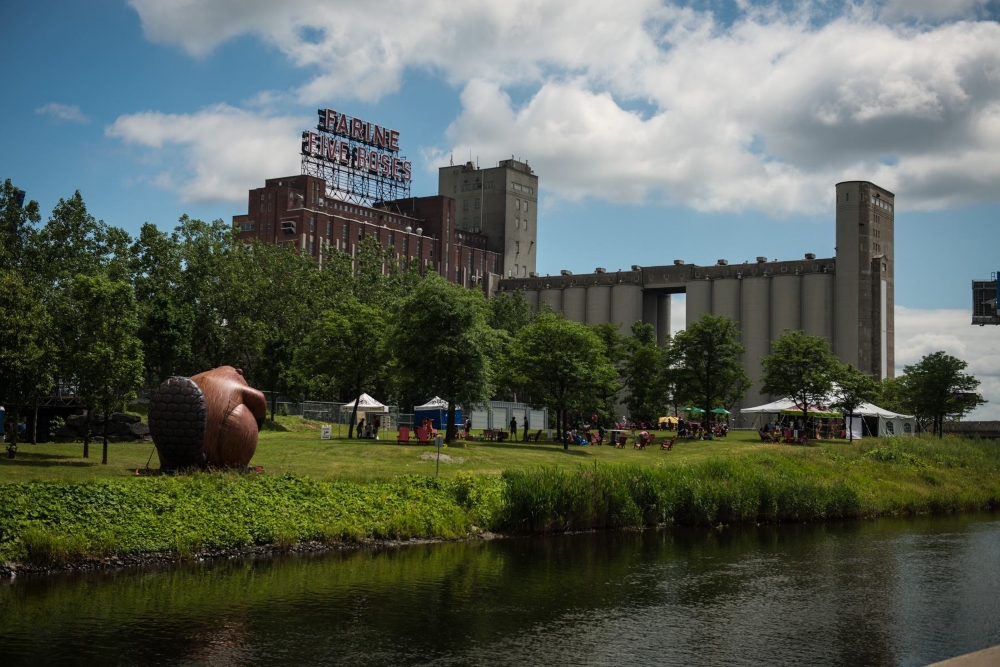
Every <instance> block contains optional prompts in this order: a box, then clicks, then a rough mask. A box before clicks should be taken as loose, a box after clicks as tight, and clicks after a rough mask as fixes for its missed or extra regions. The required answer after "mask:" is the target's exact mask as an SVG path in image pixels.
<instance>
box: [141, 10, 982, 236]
mask: <svg viewBox="0 0 1000 667" xmlns="http://www.w3.org/2000/svg"><path fill="white" fill-rule="evenodd" d="M131 4H132V6H133V7H134V8H135V9H136V11H137V12H138V14H139V16H140V18H141V21H142V25H143V29H144V31H145V34H146V35H147V37H149V38H150V39H152V40H155V41H160V42H166V43H172V44H176V45H178V46H180V47H181V48H183V49H185V50H186V51H188V52H189V53H191V54H193V55H196V56H204V55H205V54H208V53H209V52H211V50H212V49H213V48H215V47H216V46H217V45H218V44H220V43H222V42H223V41H225V40H227V39H230V38H233V37H236V36H238V35H244V34H251V35H256V36H258V37H259V38H260V39H261V40H262V41H264V42H265V43H266V44H268V45H270V46H273V47H274V48H276V49H278V50H280V51H281V52H282V53H284V54H285V56H286V57H287V58H288V60H289V61H290V62H292V63H293V64H294V65H296V66H298V67H301V68H304V70H305V71H306V72H308V73H309V76H311V78H309V80H308V81H306V83H304V84H303V85H301V86H300V87H298V89H297V90H296V91H295V92H294V94H295V95H296V96H297V98H298V100H299V101H300V102H302V103H308V104H310V105H311V104H314V103H327V102H331V103H332V101H333V100H337V103H338V104H340V103H341V102H342V101H343V100H345V99H351V98H355V99H361V100H365V101H373V100H377V99H379V98H381V97H382V96H384V95H387V94H390V93H392V92H395V91H397V90H398V89H399V88H400V85H401V81H402V80H403V77H404V75H405V73H406V70H407V69H422V70H425V71H430V72H432V73H434V74H437V75H439V76H441V77H443V78H444V79H446V80H447V81H449V82H450V83H452V84H454V85H456V86H458V87H460V88H461V89H462V111H461V114H460V116H459V117H458V118H457V119H456V120H455V121H454V123H453V124H452V126H451V128H450V129H449V132H448V136H447V145H444V146H440V147H439V148H438V149H437V150H431V151H425V154H427V155H429V156H430V160H429V162H430V164H428V167H430V168H432V167H435V166H437V165H439V164H443V163H444V161H445V160H446V157H447V155H448V154H449V153H454V154H456V155H466V154H468V153H469V151H470V150H471V151H472V153H473V154H474V155H480V156H482V157H483V159H484V161H485V162H487V163H488V162H491V161H492V160H493V159H496V158H499V157H502V156H507V155H510V154H511V153H514V154H515V155H520V156H523V157H525V158H527V159H529V160H530V162H531V164H533V165H535V166H537V167H539V171H540V172H543V173H545V176H546V188H547V190H549V192H551V193H553V194H555V195H557V196H561V197H565V198H571V199H576V198H580V197H586V196H596V197H600V198H604V199H611V200H615V201H626V200H629V201H635V200H642V199H654V200H655V199H663V200H664V201H667V202H671V203H677V204H682V205H686V206H690V207H693V208H695V209H698V210H705V211H734V210H742V209H756V210H761V211H764V212H767V213H769V214H774V215H778V216H782V215H786V216H791V215H792V214H797V213H802V212H805V213H823V212H826V211H827V210H829V200H830V198H831V193H832V185H833V184H834V183H835V182H837V181H839V180H847V179H866V180H874V181H875V182H877V183H879V184H880V185H882V186H884V187H886V188H888V189H890V190H892V191H894V192H896V194H897V195H898V197H899V210H901V211H905V210H907V209H913V208H941V207H947V206H952V205H955V204H968V203H973V202H978V201H996V200H997V198H998V193H1000V49H998V48H997V44H1000V24H997V23H995V22H989V21H980V22H964V21H963V22H953V23H947V22H942V23H935V24H924V23H919V22H918V23H913V22H910V21H904V22H896V23H893V22H888V21H886V20H884V17H890V19H891V17H894V16H897V15H898V16H902V14H908V15H918V16H932V15H933V16H937V17H946V16H956V15H969V13H970V12H972V13H973V14H975V13H976V12H979V11H980V10H981V9H982V6H983V3H982V2H981V1H980V0H951V1H950V2H942V1H941V0H934V1H933V2H932V1H931V0H917V1H913V0H907V2H906V3H904V2H903V1H902V0H899V1H896V0H890V1H889V2H887V3H885V4H884V5H869V4H867V3H861V4H858V5H854V4H850V3H848V4H847V5H846V7H845V8H844V9H843V10H842V11H841V13H840V14H839V15H836V16H834V17H833V18H827V17H822V18H818V17H819V14H818V12H825V11H829V5H828V4H827V3H804V4H802V5H801V6H800V7H799V8H797V9H796V10H794V11H792V12H790V13H785V12H782V11H781V10H780V9H779V8H777V5H773V4H768V5H765V6H763V7H758V6H754V5H751V4H749V3H739V4H738V10H739V11H740V12H742V13H741V14H740V15H739V16H738V17H737V20H735V21H734V22H732V23H731V24H721V23H719V22H718V21H717V20H716V18H715V16H714V15H713V14H712V13H711V12H708V11H704V12H703V11H696V10H693V9H690V8H684V7H677V6H673V5H670V4H663V3H661V2H659V1H658V0H637V1H635V2H627V3H608V2H604V1H603V0H581V1H579V2H574V3H566V2H558V1H556V0H550V1H547V2H546V1H540V0H511V1H510V2H505V3H496V2H490V1H489V0H469V1H468V2H462V3H455V2H450V1H448V0H428V1H427V2H421V3H411V2H404V1H403V0H374V1H373V2H368V3H364V4H357V3H352V2H347V0H331V1H329V2H320V1H319V0H309V1H308V2H307V1H306V0H289V1H288V2H284V3H273V2H267V1H265V0H254V1H252V2H237V0H203V1H200V2H192V1H191V0H173V1H170V0H131ZM904 5H905V7H909V9H908V10H907V11H906V12H903V8H904ZM813 11H815V12H817V13H816V14H811V13H810V12H813ZM901 12H902V13H901ZM387 17H388V18H387ZM880 17H881V18H880ZM512 90H517V91H518V94H519V96H523V95H525V94H526V95H527V97H526V99H525V100H524V101H523V102H522V101H518V102H516V103H515V102H512V100H511V98H510V97H509V94H510V91H512ZM264 99H265V101H268V100H272V99H274V98H273V96H272V95H269V94H268V95H265V96H264ZM636 109H638V111H636Z"/></svg>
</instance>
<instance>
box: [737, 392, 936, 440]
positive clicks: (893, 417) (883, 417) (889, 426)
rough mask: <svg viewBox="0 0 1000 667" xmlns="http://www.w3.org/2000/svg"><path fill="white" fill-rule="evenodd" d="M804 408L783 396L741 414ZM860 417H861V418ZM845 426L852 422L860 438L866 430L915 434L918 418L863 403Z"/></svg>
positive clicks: (885, 434) (855, 434) (768, 412)
mask: <svg viewBox="0 0 1000 667" xmlns="http://www.w3.org/2000/svg"><path fill="white" fill-rule="evenodd" d="M834 401H836V398H835V397H830V396H828V397H827V398H826V399H824V401H823V403H825V404H827V405H829V404H831V403H833V402H834ZM801 409H802V408H800V407H799V406H798V404H796V403H795V401H793V400H792V399H790V398H782V399H779V400H777V401H772V402H770V403H766V404H764V405H758V406H757V407H753V408H743V410H741V414H744V415H755V416H759V415H780V414H781V413H782V412H783V411H785V410H792V411H801ZM859 418H860V419H859ZM865 418H868V419H870V420H874V421H875V422H876V424H877V432H876V433H872V432H870V431H871V429H870V428H864V429H863V425H864V424H865ZM757 422H758V420H757V419H756V418H755V419H754V424H755V425H757ZM844 422H845V428H846V426H847V424H848V423H850V422H853V423H852V424H851V431H852V433H853V434H854V437H855V438H860V437H861V436H862V434H863V433H864V431H869V432H868V433H867V435H870V436H871V435H878V436H880V437H881V436H887V435H913V434H914V433H915V432H916V430H917V420H916V418H914V417H913V416H912V415H901V414H898V413H896V412H893V411H892V410H886V409H885V408H880V407H878V406H877V405H875V404H873V403H862V404H861V405H860V406H859V407H858V409H857V410H855V411H854V419H853V420H852V419H848V418H847V417H846V416H845V418H844Z"/></svg>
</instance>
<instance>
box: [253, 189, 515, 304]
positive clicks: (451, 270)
mask: <svg viewBox="0 0 1000 667" xmlns="http://www.w3.org/2000/svg"><path fill="white" fill-rule="evenodd" d="M233 222H234V223H235V224H236V225H238V226H239V229H240V231H239V234H238V237H239V238H241V239H244V240H249V239H258V240H260V241H262V242H264V243H277V244H279V245H287V246H291V247H294V248H297V249H299V251H300V252H304V253H306V254H308V255H310V256H311V257H314V258H315V259H316V260H317V261H318V262H320V263H322V249H323V248H325V247H333V248H335V249H337V250H340V251H342V252H346V253H348V254H350V255H351V256H352V257H353V256H354V254H355V252H356V251H357V245H358V243H359V242H360V241H361V240H362V239H365V238H368V237H374V238H376V239H377V240H378V241H379V243H381V244H383V245H385V246H392V247H393V248H394V249H395V256H396V258H397V259H399V260H400V262H401V263H402V265H403V266H413V265H416V266H418V267H421V268H423V267H426V266H430V267H432V268H433V269H434V270H435V271H436V272H438V273H439V274H441V275H442V276H444V277H445V278H447V279H448V280H450V281H452V282H455V283H459V284H462V285H467V286H474V285H476V286H478V285H482V286H483V288H484V289H488V288H489V285H490V284H491V281H490V279H489V275H490V274H493V277H494V280H493V284H495V283H496V280H495V279H496V278H497V277H498V276H497V274H498V273H499V271H500V267H501V266H502V265H503V256H502V254H501V253H497V252H494V251H491V250H489V249H488V246H489V244H488V239H487V238H486V237H485V236H483V235H482V234H478V233H475V232H472V231H466V230H460V229H457V228H456V226H455V200H454V199H451V198H449V197H442V196H431V197H408V198H406V199H401V200H397V201H388V202H376V203H374V204H372V205H371V206H366V205H362V204H357V203H353V202H347V201H343V200H338V199H330V198H328V196H327V187H326V183H325V182H324V181H323V179H321V178H317V177H315V176H308V175H298V176H286V177H284V178H271V179H268V180H266V181H265V182H264V187H261V188H255V189H253V190H250V192H249V195H248V201H247V213H246V214H243V215H236V216H233Z"/></svg>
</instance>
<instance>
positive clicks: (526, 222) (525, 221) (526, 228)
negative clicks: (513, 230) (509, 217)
mask: <svg viewBox="0 0 1000 667" xmlns="http://www.w3.org/2000/svg"><path fill="white" fill-rule="evenodd" d="M524 231H528V219H527V218H525V219H524Z"/></svg>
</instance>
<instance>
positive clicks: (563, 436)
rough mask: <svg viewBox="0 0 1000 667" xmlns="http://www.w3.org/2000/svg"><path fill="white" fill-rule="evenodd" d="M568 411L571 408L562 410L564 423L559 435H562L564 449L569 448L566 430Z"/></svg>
mask: <svg viewBox="0 0 1000 667" xmlns="http://www.w3.org/2000/svg"><path fill="white" fill-rule="evenodd" d="M568 412H569V410H563V411H562V424H561V425H560V427H559V435H560V436H562V441H563V449H565V450H569V439H568V438H567V437H566V431H567V429H566V426H567V424H566V420H567V419H568V417H567V413H568Z"/></svg>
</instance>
